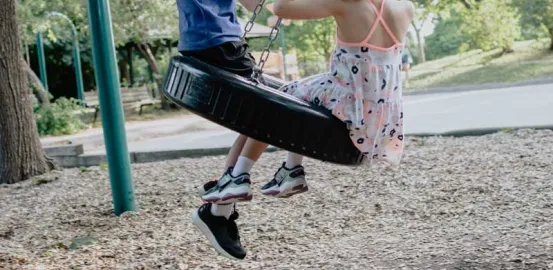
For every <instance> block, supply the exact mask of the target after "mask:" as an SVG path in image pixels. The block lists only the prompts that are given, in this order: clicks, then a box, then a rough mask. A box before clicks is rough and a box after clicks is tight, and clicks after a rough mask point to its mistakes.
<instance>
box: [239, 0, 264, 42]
mask: <svg viewBox="0 0 553 270" xmlns="http://www.w3.org/2000/svg"><path fill="white" fill-rule="evenodd" d="M265 1H266V0H260V1H259V3H257V6H256V7H255V9H254V10H253V15H252V17H251V18H250V20H249V21H248V23H246V26H245V27H244V35H243V36H242V38H243V39H246V35H247V34H248V33H249V32H250V31H251V30H252V27H253V23H254V22H255V18H256V17H257V14H259V13H260V12H261V9H263V5H265Z"/></svg>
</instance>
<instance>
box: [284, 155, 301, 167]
mask: <svg viewBox="0 0 553 270" xmlns="http://www.w3.org/2000/svg"><path fill="white" fill-rule="evenodd" d="M302 161H303V156H302V155H298V154H296V153H292V152H288V157H287V158H286V164H284V167H286V168H287V169H292V168H294V167H296V166H298V165H301V162H302Z"/></svg>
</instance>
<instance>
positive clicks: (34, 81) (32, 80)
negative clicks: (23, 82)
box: [21, 61, 50, 105]
mask: <svg viewBox="0 0 553 270" xmlns="http://www.w3.org/2000/svg"><path fill="white" fill-rule="evenodd" d="M21 65H22V66H23V68H24V69H25V71H26V72H27V78H28V80H27V82H28V87H29V88H31V90H32V92H33V95H35V97H36V98H37V100H38V102H40V104H42V105H49V104H50V94H49V93H48V91H46V89H45V88H44V86H43V85H42V81H40V78H39V77H38V76H37V75H36V73H35V72H34V71H33V69H32V68H31V67H30V66H29V65H27V63H26V62H25V61H23V62H22V63H21Z"/></svg>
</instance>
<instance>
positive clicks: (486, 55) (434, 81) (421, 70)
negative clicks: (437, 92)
mask: <svg viewBox="0 0 553 270" xmlns="http://www.w3.org/2000/svg"><path fill="white" fill-rule="evenodd" d="M514 50H515V51H514V52H513V53H509V54H505V55H501V52H500V51H499V50H492V51H487V52H483V51H481V50H473V51H469V52H466V53H462V54H457V55H452V56H448V57H444V58H441V59H438V60H434V61H429V62H426V63H423V64H420V65H416V66H413V68H412V69H411V70H410V80H409V88H408V89H407V91H409V90H414V89H428V88H437V87H450V86H461V85H478V84H488V83H511V82H520V81H526V80H531V79H540V78H553V52H551V51H549V50H548V49H547V41H544V40H539V41H522V42H517V43H516V44H515V47H514Z"/></svg>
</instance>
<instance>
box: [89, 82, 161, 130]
mask: <svg viewBox="0 0 553 270" xmlns="http://www.w3.org/2000/svg"><path fill="white" fill-rule="evenodd" d="M150 92H151V91H150V90H149V89H148V87H146V86H145V85H144V86H141V87H135V88H123V87H122V88H121V103H123V106H125V107H128V106H140V111H139V112H138V114H139V115H142V108H144V107H145V106H153V105H156V104H159V103H161V101H160V100H159V99H156V98H154V97H152V95H151V93H150ZM84 99H85V100H84V101H85V105H86V107H87V108H91V109H94V110H95V111H94V120H93V122H96V119H97V118H98V112H99V111H100V101H99V98H98V91H89V92H85V94H84Z"/></svg>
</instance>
